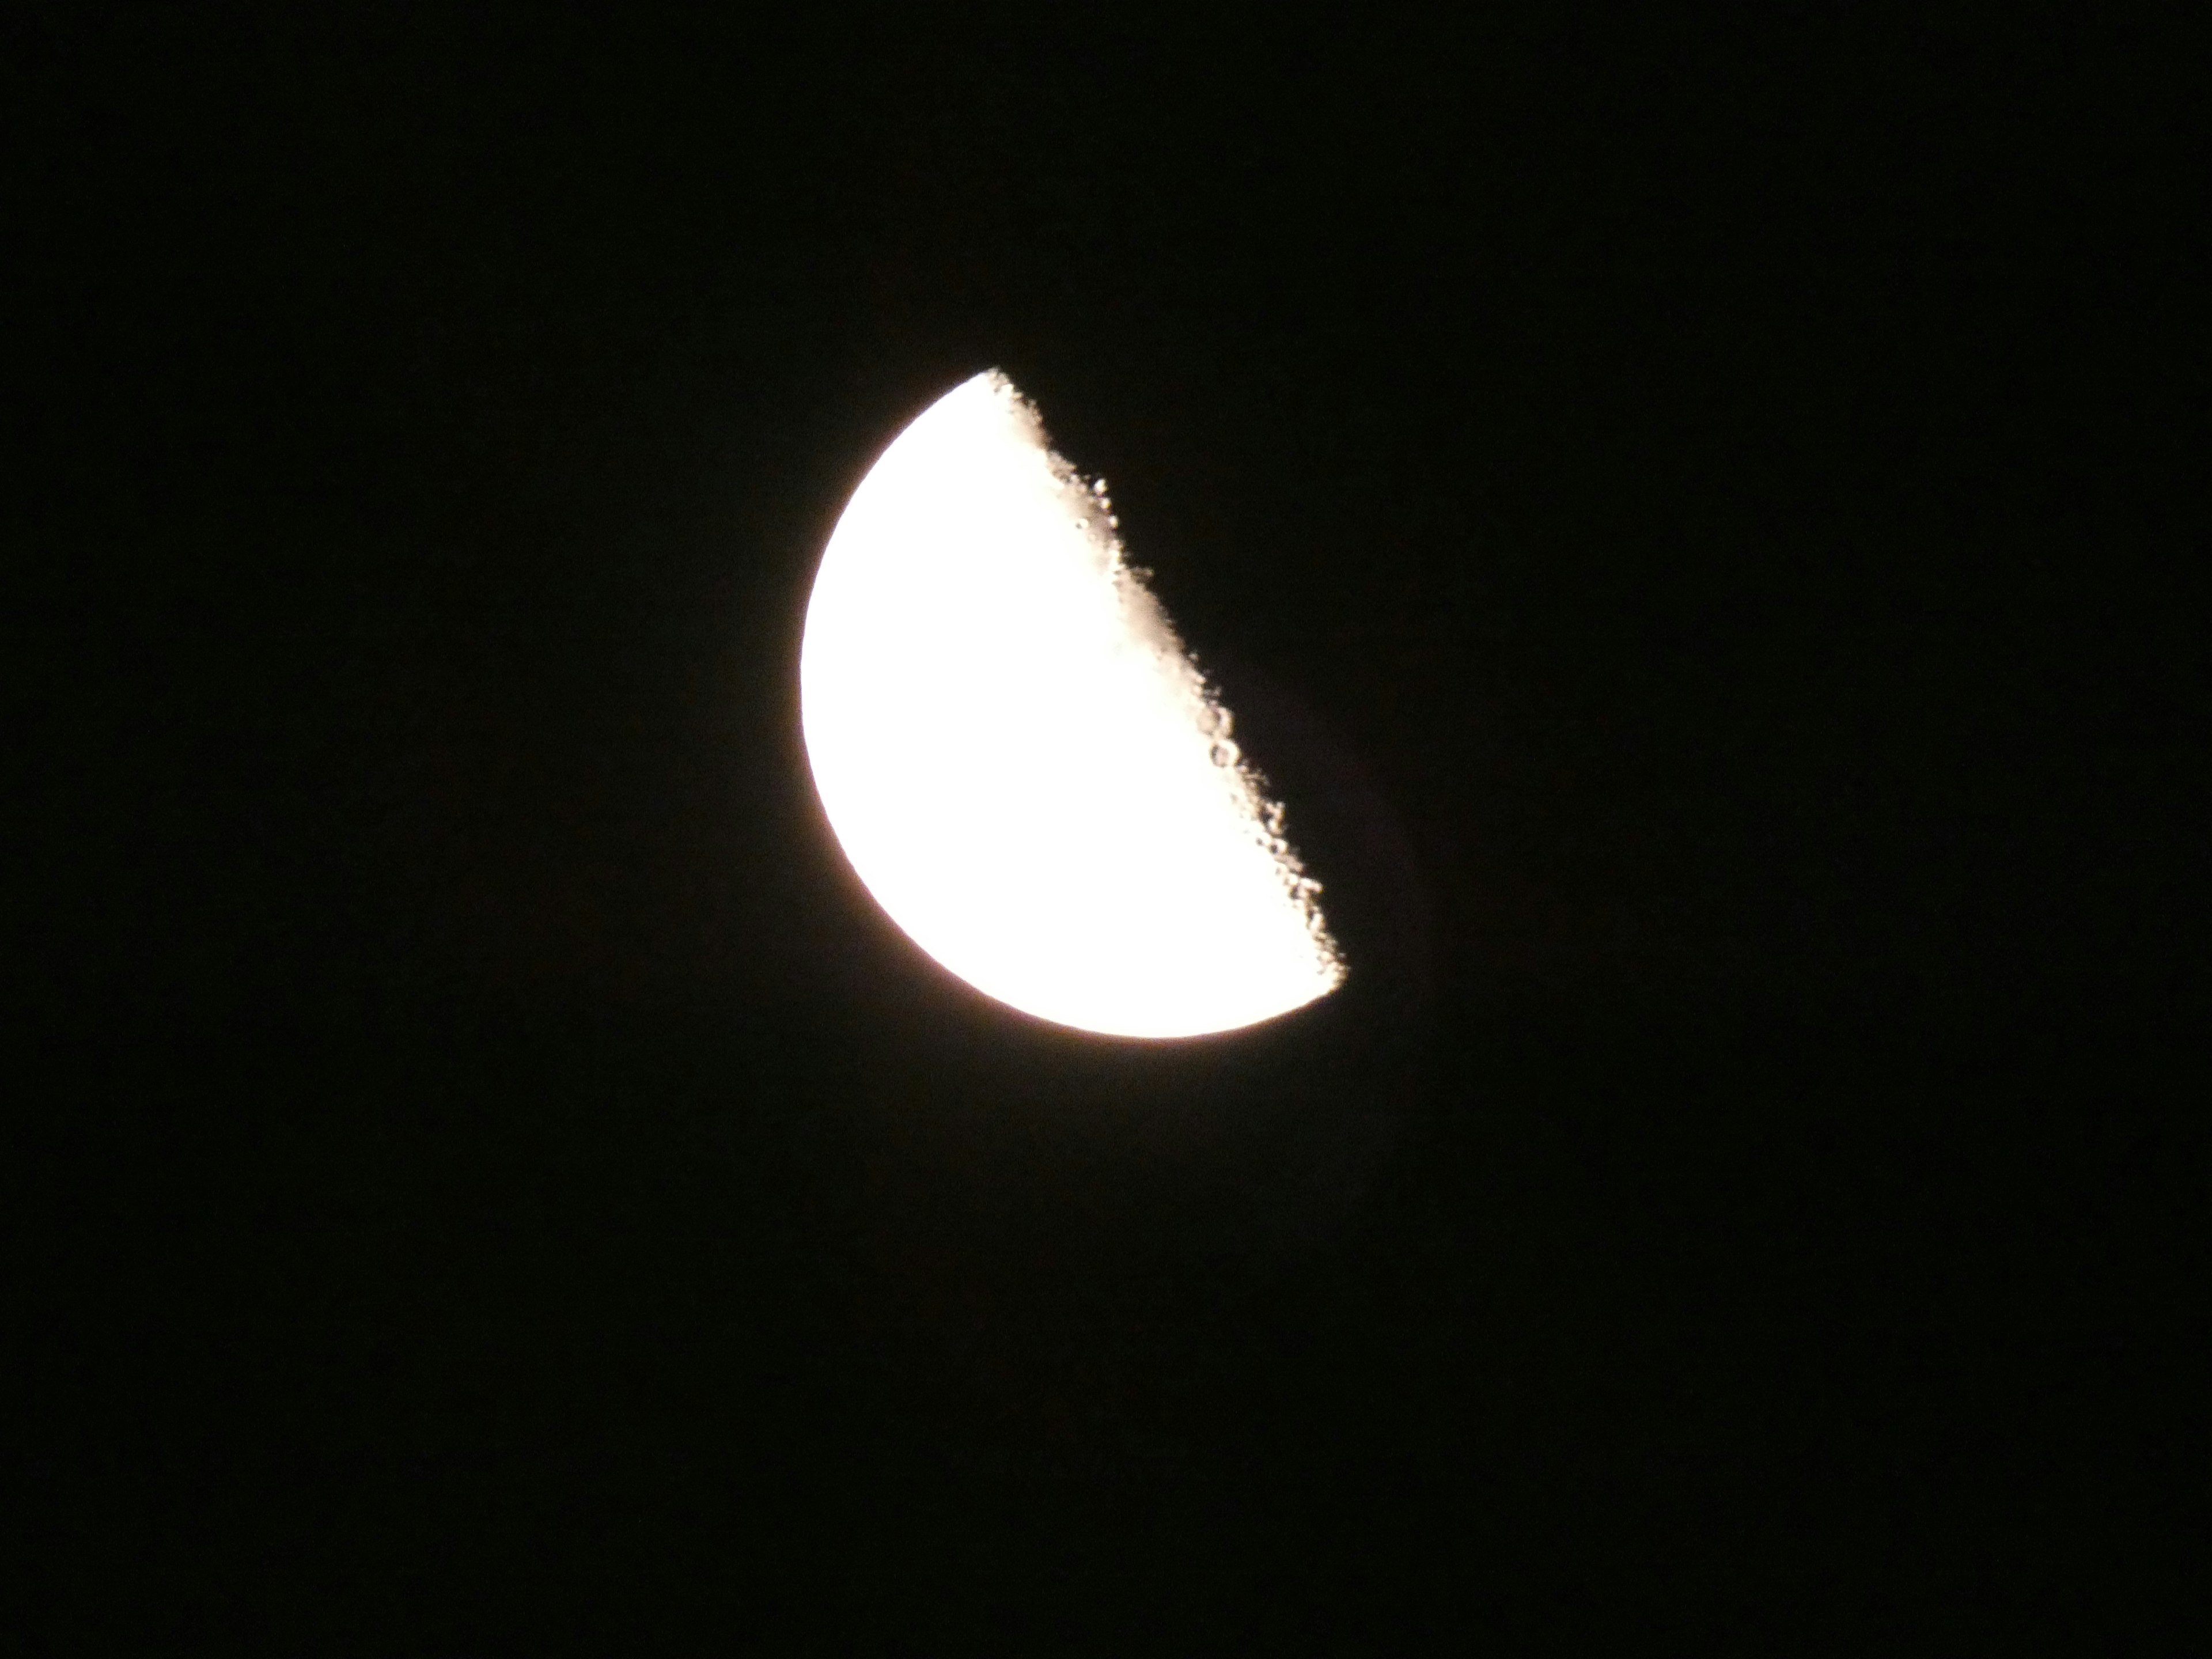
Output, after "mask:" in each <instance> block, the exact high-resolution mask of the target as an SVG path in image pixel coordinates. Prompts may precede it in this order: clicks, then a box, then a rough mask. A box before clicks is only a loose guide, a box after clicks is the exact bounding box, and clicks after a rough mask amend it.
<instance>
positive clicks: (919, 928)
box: [799, 373, 1345, 1037]
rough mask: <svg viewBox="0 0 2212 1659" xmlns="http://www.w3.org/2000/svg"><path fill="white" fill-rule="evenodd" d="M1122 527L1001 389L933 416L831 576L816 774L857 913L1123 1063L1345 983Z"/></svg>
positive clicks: (994, 377) (874, 476)
mask: <svg viewBox="0 0 2212 1659" xmlns="http://www.w3.org/2000/svg"><path fill="white" fill-rule="evenodd" d="M1117 526H1118V521H1117V520H1115V517H1114V515H1113V513H1112V510H1111V507H1110V506H1109V501H1108V498H1107V494H1106V485H1105V482H1104V481H1103V479H1101V480H1097V481H1096V482H1091V481H1087V480H1085V478H1084V477H1082V476H1081V475H1080V474H1079V473H1078V472H1077V471H1076V470H1075V469H1074V468H1073V466H1072V465H1069V464H1068V462H1066V460H1065V459H1062V458H1061V457H1060V456H1059V455H1057V454H1055V453H1054V452H1053V450H1052V448H1051V447H1050V445H1049V444H1048V441H1047V439H1046V435H1045V431H1044V427H1043V423H1042V419H1041V417H1040V416H1039V415H1038V413H1037V411H1036V408H1035V406H1034V405H1032V404H1030V403H1029V402H1028V401H1027V400H1026V399H1025V398H1023V397H1022V395H1021V394H1020V393H1019V392H1017V391H1016V390H1015V389H1014V386H1013V385H1012V383H1011V382H1010V381H1008V380H1006V378H1005V377H1004V376H1003V375H1000V374H996V373H992V374H979V375H977V376H975V378H974V379H973V380H968V381H966V382H964V383H963V384H962V385H960V386H956V387H955V388H953V389H952V390H951V392H947V393H945V396H944V397H942V398H939V400H938V401H937V402H936V403H934V404H931V405H930V407H929V408H927V410H923V411H922V413H921V415H920V416H916V417H915V420H914V421H913V422H912V423H911V424H909V425H908V427H907V428H905V429H904V430H903V431H902V432H901V433H900V434H899V435H898V436H897V437H896V439H894V440H893V441H891V444H890V447H888V448H887V449H885V450H884V453H883V454H882V455H881V456H880V457H879V458H878V459H877V461H876V463H875V465H874V466H873V467H872V468H871V469H870V471H869V472H868V474H867V476H866V477H865V478H863V479H862V480H861V482H860V486H859V488H858V489H855V490H854V493H853V496H852V499H851V500H850V501H848V503H847V505H846V507H845V511H844V513H843V514H842V517H841V518H840V519H839V520H838V521H837V526H836V529H835V530H834V531H833V532H831V534H830V537H829V544H828V546H827V547H826V548H825V550H823V556H822V562H821V566H820V568H819V569H818V571H817V574H816V576H815V580H814V589H813V593H812V596H811V599H810V600H809V602H808V605H807V610H806V626H805V638H804V641H803V643H802V645H801V647H800V652H799V705H800V718H801V724H802V726H803V728H804V734H805V744H806V755H807V760H808V763H809V764H810V765H811V769H812V771H813V775H814V782H815V786H816V787H817V790H818V792H819V793H820V795H821V799H822V805H823V810H824V811H825V813H826V814H827V816H828V817H829V825H830V828H831V829H832V830H833V832H834V833H835V834H836V838H837V842H838V844H839V846H840V847H841V848H842V849H843V851H844V853H845V855H846V857H847V858H848V859H849V860H851V862H852V865H853V868H854V871H855V872H858V874H859V875H860V879H861V881H862V882H863V883H864V884H866V887H867V890H868V891H869V893H870V894H871V895H872V896H873V897H874V898H875V900H876V902H878V903H879V904H880V905H881V906H882V907H883V908H884V912H885V913H886V914H887V915H889V916H890V919H891V920H892V921H894V922H896V924H897V925H898V926H899V927H900V928H901V929H902V930H903V931H904V932H905V933H906V934H907V935H908V937H909V938H910V939H913V940H914V942H915V944H916V945H919V946H921V949H922V950H923V951H925V952H927V954H928V955H929V956H930V957H933V959H934V960H935V961H936V962H937V963H939V964H940V965H942V966H943V967H944V968H945V969H949V970H950V971H951V972H952V973H953V974H956V975H958V976H959V977H960V978H961V979H963V980H964V981H967V982H968V983H969V985H971V986H973V987H975V989H977V990H979V991H981V992H982V993H983V994H985V995H987V996H990V997H993V998H995V999H996V1000H999V1001H1000V1002H1003V1003H1006V1004H1007V1005H1009V1006H1012V1007H1013V1008H1016V1009H1018V1010H1020V1011H1021V1012H1024V1013H1026V1014H1030V1015H1034V1016H1036V1018H1041V1019H1045V1020H1049V1021H1053V1022H1054V1023H1056V1024H1061V1025H1066V1026H1073V1027H1075V1028H1077V1029H1079V1030H1085V1031H1094V1032H1099V1033H1103V1034H1106V1035H1109V1036H1122V1037H1191V1036H1204V1035H1206V1034H1209V1033H1213V1032H1220V1031H1228V1030H1236V1029H1238V1028H1240V1027H1243V1026H1247V1025H1251V1024H1256V1023H1257V1022H1259V1021H1261V1020H1265V1019H1269V1018H1274V1017H1275V1016H1278V1015H1280V1014H1285V1013H1287V1012H1290V1011H1291V1010H1292V1009H1295V1008H1299V1007H1302V1006H1305V1005H1306V1004H1308V1003H1310V1002H1312V1001H1314V1000H1316V999H1317V998H1320V997H1322V996H1324V995H1326V994H1328V993H1329V992H1330V991H1331V990H1333V989H1334V988H1335V987H1336V986H1337V985H1338V984H1339V983H1340V981H1342V979H1343V977H1344V974H1345V969H1344V964H1343V962H1342V959H1341V957H1340V952H1339V951H1338V950H1337V948H1336V945H1335V944H1334V941H1333V940H1332V939H1331V937H1330V935H1329V933H1328V927H1327V924H1326V922H1325V921H1324V919H1323V917H1322V911H1321V908H1320V903H1319V896H1320V886H1319V884H1318V883H1316V881H1314V880H1313V879H1312V878H1310V877H1309V876H1308V875H1307V874H1306V873H1305V872H1304V869H1303V868H1302V867H1301V866H1300V864H1299V862H1298V860H1297V856H1296V854H1294V853H1293V852H1292V851H1291V847H1290V845H1289V843H1288V842H1287V841H1286V840H1285V835H1284V824H1283V821H1282V809H1281V807H1280V806H1279V805H1277V804H1275V803H1273V802H1271V801H1270V800H1268V799H1267V796H1266V793H1265V787H1264V780H1263V779H1262V778H1261V776H1260V775H1259V774H1258V773H1257V772H1256V771H1255V769H1253V768H1252V766H1251V765H1250V764H1249V763H1247V762H1246V761H1245V759H1244V758H1243V756H1242V754H1241V753H1240V752H1239V750H1238V749H1237V744H1236V743H1235V741H1234V740H1233V738H1231V724H1232V723H1231V716H1230V713H1229V711H1228V710H1227V709H1226V708H1224V707H1223V706H1222V704H1221V702H1220V700H1219V698H1218V696H1217V695H1215V693H1214V691H1213V690H1212V687H1211V686H1209V684H1207V682H1206V678H1205V677H1204V676H1203V675H1202V674H1201V673H1200V671H1199V670H1198V668H1197V667H1196V665H1194V663H1193V661H1192V659H1191V658H1190V655H1189V653H1188V652H1187V651H1185V650H1184V648H1183V647H1182V642H1181V641H1180V640H1179V639H1178V638H1177V636H1176V632H1175V630H1174V629H1173V628H1172V627H1171V626H1170V623H1169V621H1168V618H1167V616H1166V613H1165V612H1164V611H1163V610H1162V608H1161V606H1160V605H1159V603H1158V600H1157V599H1155V598H1154V597H1153V595H1152V592H1150V590H1149V589H1147V588H1146V586H1145V584H1144V582H1143V580H1142V579H1141V577H1140V575H1139V573H1138V572H1137V571H1136V570H1135V569H1134V568H1132V567H1131V566H1130V564H1129V563H1128V562H1127V557H1126V556H1125V553H1124V550H1123V548H1122V545H1121V538H1120V537H1119V535H1118V534H1117V533H1116V532H1117Z"/></svg>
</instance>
